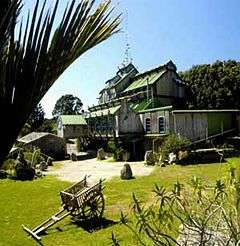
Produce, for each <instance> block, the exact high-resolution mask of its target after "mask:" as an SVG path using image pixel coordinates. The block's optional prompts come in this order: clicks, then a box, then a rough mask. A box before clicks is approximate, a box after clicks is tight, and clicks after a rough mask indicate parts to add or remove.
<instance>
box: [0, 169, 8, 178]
mask: <svg viewBox="0 0 240 246" xmlns="http://www.w3.org/2000/svg"><path fill="white" fill-rule="evenodd" d="M7 175H8V174H7V172H6V171H4V170H0V179H6V178H7Z"/></svg>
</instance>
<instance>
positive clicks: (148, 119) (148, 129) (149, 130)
mask: <svg viewBox="0 0 240 246" xmlns="http://www.w3.org/2000/svg"><path fill="white" fill-rule="evenodd" d="M145 130H146V132H147V133H148V132H151V119H150V118H146V120H145Z"/></svg>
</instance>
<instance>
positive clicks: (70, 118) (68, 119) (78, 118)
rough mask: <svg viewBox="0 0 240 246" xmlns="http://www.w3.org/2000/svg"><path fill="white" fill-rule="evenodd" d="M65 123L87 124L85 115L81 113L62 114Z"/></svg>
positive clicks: (61, 117)
mask: <svg viewBox="0 0 240 246" xmlns="http://www.w3.org/2000/svg"><path fill="white" fill-rule="evenodd" d="M60 119H61V121H62V124H63V125H87V122H86V120H85V119H84V117H83V116H82V115H81V114H79V115H60Z"/></svg>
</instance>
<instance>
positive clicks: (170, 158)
mask: <svg viewBox="0 0 240 246" xmlns="http://www.w3.org/2000/svg"><path fill="white" fill-rule="evenodd" d="M176 161H177V155H176V154H174V153H173V152H171V153H170V154H169V155H168V164H172V163H175V162H176Z"/></svg>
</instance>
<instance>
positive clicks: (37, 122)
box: [27, 103, 45, 132]
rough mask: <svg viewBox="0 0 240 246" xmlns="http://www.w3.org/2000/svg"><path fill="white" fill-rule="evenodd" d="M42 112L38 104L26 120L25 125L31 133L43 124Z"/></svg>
mask: <svg viewBox="0 0 240 246" xmlns="http://www.w3.org/2000/svg"><path fill="white" fill-rule="evenodd" d="M44 115H45V113H44V111H43V108H42V105H41V104H40V103H39V104H38V105H37V107H36V108H35V109H34V110H33V112H32V113H31V115H30V117H29V118H28V121H27V124H29V126H30V130H31V132H33V131H35V130H37V129H38V128H39V127H40V126H41V125H42V124H43V122H44Z"/></svg>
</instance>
